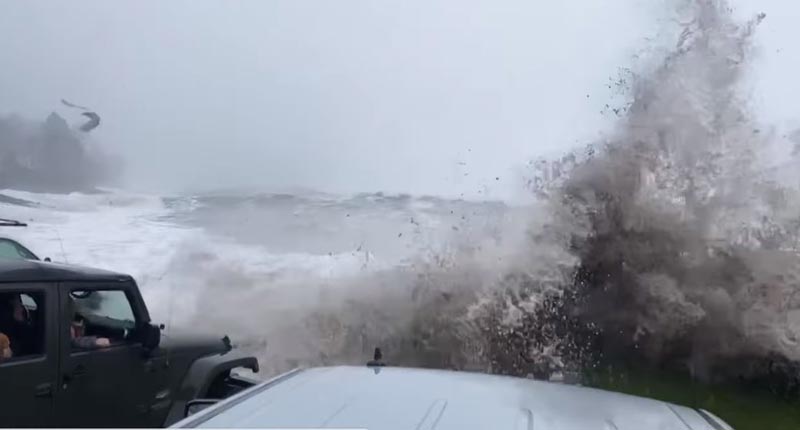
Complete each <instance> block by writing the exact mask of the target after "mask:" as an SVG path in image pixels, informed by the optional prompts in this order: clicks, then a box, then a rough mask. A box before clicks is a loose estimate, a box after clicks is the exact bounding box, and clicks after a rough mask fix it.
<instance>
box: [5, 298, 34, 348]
mask: <svg viewBox="0 0 800 430" xmlns="http://www.w3.org/2000/svg"><path fill="white" fill-rule="evenodd" d="M0 332H2V333H3V334H5V335H6V337H7V338H8V339H9V343H10V345H9V347H8V349H10V350H11V354H12V355H13V356H15V357H19V356H24V355H30V354H37V353H38V351H37V347H36V345H35V342H36V340H37V336H36V331H35V329H34V327H33V325H32V324H31V322H30V320H29V319H28V318H27V313H26V309H25V307H24V306H23V305H22V300H21V298H20V295H19V294H4V295H2V296H0Z"/></svg>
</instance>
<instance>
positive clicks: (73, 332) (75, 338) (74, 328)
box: [67, 298, 111, 349]
mask: <svg viewBox="0 0 800 430" xmlns="http://www.w3.org/2000/svg"><path fill="white" fill-rule="evenodd" d="M67 315H71V316H72V318H71V319H70V326H69V336H70V340H71V343H72V348H74V349H95V348H105V347H107V346H109V345H111V341H110V340H109V339H108V338H105V337H98V336H87V335H86V319H85V318H84V317H83V316H82V315H81V314H80V313H78V311H77V309H76V306H75V300H74V299H73V298H70V299H69V301H68V303H67Z"/></svg>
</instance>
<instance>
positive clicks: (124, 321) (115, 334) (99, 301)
mask: <svg viewBox="0 0 800 430" xmlns="http://www.w3.org/2000/svg"><path fill="white" fill-rule="evenodd" d="M70 299H71V301H72V306H73V316H72V317H71V318H72V320H71V321H70V322H76V321H79V322H80V323H81V325H82V326H83V328H82V329H83V331H84V335H86V336H99V337H105V338H108V339H110V340H111V341H112V342H113V343H119V342H123V341H125V339H126V338H127V335H128V332H129V331H130V330H132V329H133V328H134V327H135V326H136V318H135V316H134V314H133V307H132V306H131V303H130V300H129V299H128V296H127V294H125V291H122V290H97V291H91V290H74V291H72V292H71V293H70Z"/></svg>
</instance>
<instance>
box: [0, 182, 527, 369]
mask: <svg viewBox="0 0 800 430" xmlns="http://www.w3.org/2000/svg"><path fill="white" fill-rule="evenodd" d="M0 196H2V198H0V201H2V202H3V203H0V213H1V214H2V216H3V217H6V218H13V219H17V220H22V221H25V222H28V223H29V226H28V227H27V228H6V229H4V230H3V231H2V232H0V233H2V234H3V235H4V236H7V237H11V238H14V239H16V240H19V241H20V242H21V243H23V244H25V245H26V246H28V247H29V248H31V249H32V250H34V252H36V253H37V254H38V255H39V256H40V257H41V258H44V257H50V258H51V259H53V260H54V261H59V262H68V263H72V264H80V265H89V266H93V267H100V268H105V269H109V270H114V271H120V272H124V273H129V274H131V275H133V276H134V277H135V278H136V280H137V282H138V283H139V285H140V288H141V290H142V293H143V295H144V297H145V300H146V302H147V303H148V307H149V309H150V312H151V316H152V318H153V319H154V321H156V322H160V323H165V324H166V325H167V331H166V334H167V335H169V333H170V330H173V329H174V330H179V331H186V330H202V331H205V332H210V333H219V334H220V335H222V334H229V335H231V336H232V337H233V339H234V340H235V341H239V342H243V343H245V347H250V348H251V349H252V348H255V346H253V345H256V346H257V347H259V348H260V347H262V346H263V345H264V344H267V343H269V342H270V340H271V339H273V338H277V339H278V340H273V342H274V343H276V345H277V347H280V346H281V342H283V340H281V339H284V338H286V340H285V342H287V343H288V344H293V343H294V340H292V339H293V338H294V337H295V336H298V335H300V333H297V331H296V329H297V328H296V327H286V326H285V325H286V324H289V325H291V324H296V325H297V326H298V327H300V326H303V325H304V323H305V320H304V318H305V317H306V316H309V315H314V314H315V313H316V312H319V311H320V310H321V309H333V308H329V306H341V305H342V303H343V302H345V301H347V300H349V299H352V298H358V297H361V296H362V293H366V292H370V294H371V291H374V289H378V288H381V287H382V286H383V287H385V286H386V285H387V284H392V283H397V284H400V285H398V286H397V289H398V291H407V289H406V288H407V287H408V286H410V285H411V284H413V283H414V282H416V278H415V276H416V275H417V274H421V273H424V271H426V270H428V266H433V267H445V266H446V265H447V264H450V263H453V262H455V261H456V259H457V258H463V257H456V255H459V256H463V255H489V254H491V255H492V256H493V257H492V258H493V259H494V261H492V264H496V267H501V266H503V265H504V264H503V263H502V260H503V258H509V256H510V253H508V250H511V249H513V248H514V247H515V246H516V245H515V242H518V243H519V242H521V239H520V238H522V237H524V234H522V233H523V231H521V230H520V226H524V225H525V223H524V219H525V218H526V217H527V216H528V210H529V208H526V207H524V206H510V205H507V204H506V203H503V202H479V201H463V200H446V199H440V198H436V197H412V196H406V195H382V194H363V195H355V196H332V195H326V194H322V193H313V194H312V193H309V194H308V195H288V194H267V193H264V194H256V195H253V194H244V193H236V192H230V191H229V192H225V193H209V194H201V195H186V196H153V195H142V194H133V193H128V192H125V191H122V190H103V192H101V193H96V194H80V193H73V194H41V193H28V192H20V191H14V190H4V191H2V192H0ZM512 232H513V233H512ZM373 282H374V284H373ZM354 285H358V288H357V289H354V287H353V286H354ZM373 287H374V289H373ZM325 295H328V296H335V297H336V299H334V300H331V301H329V302H327V303H325V301H324V296H325ZM392 297H394V295H393V296H392ZM379 306H380V305H379ZM287 315H289V317H287ZM306 334H307V335H308V338H307V340H306V341H305V342H307V343H308V345H305V348H307V349H302V348H301V349H302V350H299V351H297V352H295V353H293V354H289V351H287V350H284V351H283V352H281V351H277V352H276V354H278V355H280V356H282V357H283V356H284V355H287V357H285V358H283V360H284V361H286V360H289V361H293V362H294V361H295V360H300V361H303V360H313V359H315V357H314V356H315V354H314V353H312V352H311V351H312V350H313V349H314V347H313V342H314V340H315V339H316V335H311V334H310V333H306ZM297 346H298V345H288V346H284V347H283V348H284V349H287V348H292V347H294V348H297ZM368 347H369V346H368V345H364V351H366V350H367V349H369V350H370V351H371V347H370V348H368ZM256 352H258V353H259V354H260V355H261V356H262V357H263V358H265V359H266V358H270V357H271V354H270V353H267V352H266V351H262V350H257V351H256ZM357 358H358V357H354V359H357ZM363 359H364V360H367V359H369V354H368V353H365V355H364V357H363ZM267 367H268V368H269V366H267ZM282 367H283V365H281V366H278V368H281V369H282Z"/></svg>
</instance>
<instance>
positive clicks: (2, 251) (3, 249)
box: [0, 238, 38, 260]
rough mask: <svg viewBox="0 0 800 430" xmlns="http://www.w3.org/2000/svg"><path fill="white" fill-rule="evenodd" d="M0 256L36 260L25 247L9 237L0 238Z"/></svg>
mask: <svg viewBox="0 0 800 430" xmlns="http://www.w3.org/2000/svg"><path fill="white" fill-rule="evenodd" d="M0 258H9V259H15V260H38V258H37V257H36V256H35V255H33V253H32V252H30V251H29V250H28V249H27V248H25V247H24V246H22V245H20V244H19V243H17V242H15V241H13V240H11V239H5V238H0Z"/></svg>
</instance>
